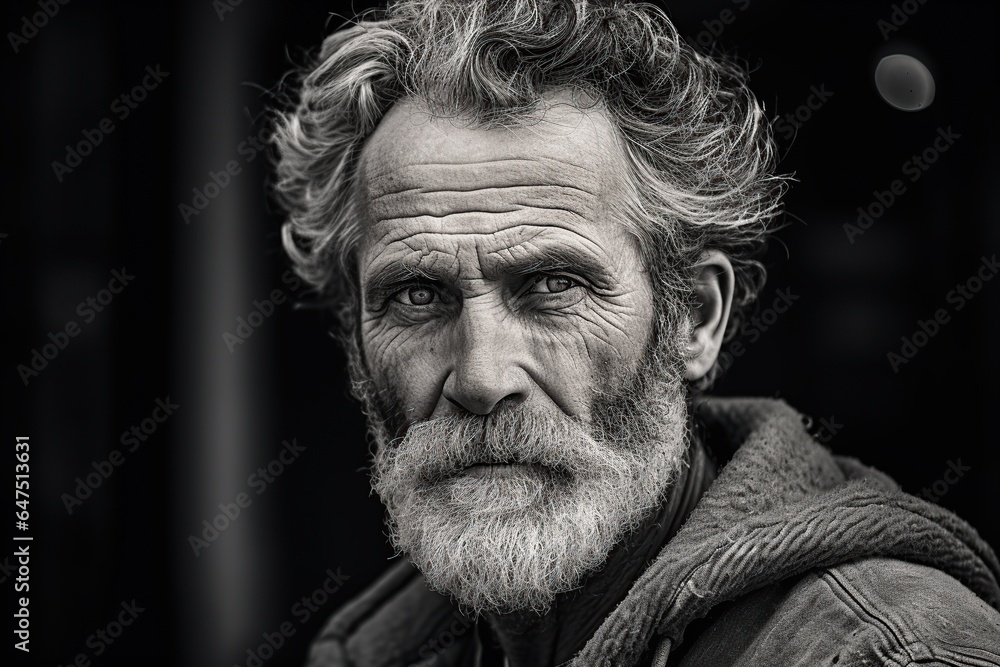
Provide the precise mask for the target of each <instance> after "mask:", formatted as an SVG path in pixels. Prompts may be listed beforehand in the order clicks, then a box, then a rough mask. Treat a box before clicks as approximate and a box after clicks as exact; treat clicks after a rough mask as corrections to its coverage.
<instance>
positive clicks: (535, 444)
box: [374, 406, 596, 484]
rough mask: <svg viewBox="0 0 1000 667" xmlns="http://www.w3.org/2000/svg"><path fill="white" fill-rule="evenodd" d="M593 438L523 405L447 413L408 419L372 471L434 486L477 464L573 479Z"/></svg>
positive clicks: (567, 421) (569, 421) (584, 465)
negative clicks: (403, 473) (400, 473)
mask: <svg viewBox="0 0 1000 667" xmlns="http://www.w3.org/2000/svg"><path fill="white" fill-rule="evenodd" d="M595 444H596V443H595V440H594V438H593V437H592V436H591V434H590V432H589V430H588V428H587V427H586V426H584V425H583V424H582V423H581V422H580V421H578V420H576V419H575V418H572V417H569V416H565V417H563V416H561V415H559V416H557V415H549V414H543V413H540V412H537V411H533V410H530V409H527V408H524V407H523V406H518V407H513V406H512V407H509V408H506V407H505V408H502V409H498V410H495V411H494V412H492V413H490V414H488V415H449V416H446V417H436V418H431V419H419V420H413V421H412V422H411V423H410V424H409V425H408V428H407V429H406V431H405V435H404V436H402V437H397V438H394V439H393V440H392V441H390V442H389V443H387V445H386V446H385V447H384V448H383V449H382V450H381V451H379V452H377V453H376V456H375V465H374V468H375V471H378V470H380V469H381V470H384V469H388V468H395V469H396V470H401V469H407V468H409V469H410V470H411V471H412V472H413V473H415V474H416V476H417V477H418V478H419V480H420V481H421V482H423V483H425V484H434V483H438V482H441V481H444V480H447V479H449V478H452V477H455V476H457V475H459V474H461V473H462V472H463V471H464V470H466V469H467V468H470V467H472V466H477V465H525V466H531V467H536V468H542V469H544V470H545V471H547V472H548V473H549V474H554V475H557V476H559V477H567V478H572V477H574V476H576V475H579V474H583V473H584V472H586V471H588V470H592V468H591V467H588V462H589V461H590V460H591V459H592V453H593V447H594V445H595Z"/></svg>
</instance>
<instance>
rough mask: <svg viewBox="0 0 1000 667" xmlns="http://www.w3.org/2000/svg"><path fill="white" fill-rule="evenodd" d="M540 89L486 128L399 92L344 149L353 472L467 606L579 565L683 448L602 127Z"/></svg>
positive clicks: (636, 512) (495, 601)
mask: <svg viewBox="0 0 1000 667" xmlns="http://www.w3.org/2000/svg"><path fill="white" fill-rule="evenodd" d="M550 102H558V103H556V104H553V105H550V106H548V107H547V109H546V112H545V115H544V118H543V119H542V120H541V121H540V122H538V123H534V124H526V125H520V126H516V127H511V128H501V129H488V130H487V129H483V128H478V127H470V126H467V125H461V124H459V123H455V122H452V121H450V120H448V119H431V117H430V116H429V114H427V113H426V112H425V111H424V110H423V108H422V107H421V106H420V105H418V104H416V103H401V104H397V105H396V107H394V108H393V109H392V110H391V111H390V112H389V114H387V116H386V117H385V119H384V120H383V121H382V123H381V124H380V126H379V128H378V130H377V131H376V132H375V133H374V134H373V136H372V137H371V138H370V139H369V142H368V144H367V145H366V147H365V149H364V152H363V154H362V163H361V170H360V177H361V181H360V186H361V187H360V188H359V190H360V193H361V195H360V196H361V197H362V198H363V206H364V207H365V209H366V220H365V221H364V224H365V228H364V238H363V241H362V243H361V246H360V249H359V270H360V278H361V317H360V326H361V329H360V331H361V349H362V353H363V360H364V361H363V364H364V368H362V369H356V372H358V373H359V374H360V375H361V376H362V377H365V378H368V379H370V381H371V382H372V384H373V386H374V387H375V389H376V390H377V394H376V395H375V397H374V398H373V399H372V401H371V403H372V405H369V406H368V414H369V415H370V417H371V418H372V419H374V420H376V421H379V422H380V423H381V425H382V426H383V428H381V429H376V432H381V433H383V436H382V437H380V440H381V441H380V442H377V443H376V445H377V450H376V459H375V465H374V467H373V485H374V487H375V489H376V491H377V492H378V493H379V495H380V497H381V498H382V500H383V502H384V503H385V504H386V507H387V509H388V516H389V522H390V527H391V529H392V532H393V540H394V542H395V543H396V546H397V547H398V548H400V549H401V550H403V551H405V552H407V553H408V554H409V555H410V557H411V558H412V559H413V560H414V562H415V563H416V564H417V565H418V567H420V569H421V570H422V571H423V573H424V575H425V576H426V578H427V579H428V581H429V583H430V584H431V585H432V586H433V587H435V588H437V589H439V590H442V591H445V592H449V593H452V594H453V595H455V597H456V598H457V599H458V601H459V602H462V603H464V604H466V605H468V606H470V607H473V608H475V609H477V610H482V609H493V610H505V609H506V610H513V609H523V608H529V607H530V608H535V609H542V608H545V607H547V606H548V605H550V604H551V602H552V601H553V599H554V596H555V595H556V594H557V593H559V592H563V591H565V590H569V589H571V588H573V587H575V586H577V585H579V582H580V581H581V579H582V578H583V576H585V574H586V573H588V572H590V571H592V570H593V569H595V568H596V567H598V566H599V565H600V563H601V562H602V561H603V560H604V558H605V557H606V556H607V553H608V552H609V551H610V549H611V548H612V547H613V545H614V544H615V543H616V542H617V541H619V540H620V539H621V537H622V536H623V534H624V533H625V532H626V530H627V529H628V528H629V527H632V526H634V525H635V524H636V523H638V521H640V520H641V519H642V517H643V516H645V515H646V514H648V512H649V511H650V510H651V509H652V508H653V507H654V506H655V505H656V504H657V503H658V502H659V500H660V498H661V495H662V493H663V491H664V490H665V488H666V487H667V486H668V485H669V483H670V481H671V480H672V479H673V478H674V476H675V474H676V472H677V470H678V467H679V466H680V465H681V463H680V461H681V458H682V455H683V451H684V448H685V438H684V435H685V426H686V413H685V409H684V386H683V382H682V380H681V375H682V373H683V368H682V366H681V364H680V363H679V362H678V360H679V358H680V357H679V354H678V353H677V352H676V350H674V349H672V348H670V346H669V345H667V346H664V344H663V343H662V342H661V341H653V340H651V333H652V332H653V330H654V326H653V324H654V318H655V317H656V313H655V312H654V307H653V293H652V286H651V284H650V280H649V276H648V274H647V273H646V271H645V270H644V268H643V263H642V261H641V259H640V254H639V252H638V248H637V244H636V242H635V240H634V238H633V237H632V236H631V235H630V234H629V233H628V232H627V231H626V230H625V228H624V227H623V226H622V225H621V223H620V222H618V221H617V220H616V213H615V203H616V198H618V197H622V196H624V195H623V189H622V187H621V182H622V181H621V176H620V174H621V169H620V162H619V161H620V160H621V153H620V150H619V148H618V147H617V146H616V144H615V142H614V138H613V133H612V129H611V127H610V125H609V124H608V122H607V121H606V119H605V118H604V116H603V115H602V114H601V113H600V112H598V111H589V112H584V111H581V110H579V109H577V108H576V107H574V106H572V105H570V104H568V103H567V102H566V101H565V99H562V100H561V99H559V97H558V96H557V97H554V98H552V100H550ZM667 326H668V328H671V329H672V331H671V333H672V334H673V335H671V336H670V337H669V338H671V340H678V339H679V337H678V336H677V335H676V334H678V333H679V329H680V328H681V327H683V324H682V323H679V322H671V323H667ZM661 332H662V330H661ZM668 348H669V349H668Z"/></svg>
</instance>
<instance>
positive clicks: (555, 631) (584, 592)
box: [486, 441, 714, 667]
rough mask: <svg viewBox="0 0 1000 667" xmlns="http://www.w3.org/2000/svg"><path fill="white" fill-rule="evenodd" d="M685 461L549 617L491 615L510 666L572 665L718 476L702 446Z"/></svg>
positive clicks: (695, 445) (527, 613) (697, 445)
mask: <svg viewBox="0 0 1000 667" xmlns="http://www.w3.org/2000/svg"><path fill="white" fill-rule="evenodd" d="M686 459H687V461H688V463H689V465H687V466H684V467H683V468H682V471H681V473H680V476H679V477H678V479H677V481H676V482H675V483H674V485H673V487H672V489H671V490H670V492H669V494H668V496H667V498H666V500H665V502H664V503H663V504H662V505H661V506H660V508H659V509H658V510H657V511H656V512H653V514H651V515H650V516H649V517H648V518H647V519H646V520H645V521H644V522H643V523H642V524H641V525H640V527H639V528H637V529H636V530H635V531H634V532H632V533H631V534H630V535H629V536H628V537H626V538H625V539H624V540H623V541H622V542H621V543H619V545H618V546H616V547H615V548H614V549H613V550H612V551H611V554H610V555H609V556H608V560H607V561H606V563H605V565H604V567H602V568H601V570H599V571H598V572H596V573H595V574H593V575H591V576H590V577H589V578H588V579H587V581H586V582H585V583H584V584H583V586H581V587H580V588H578V589H576V590H574V591H571V592H569V593H565V594H563V595H560V596H558V597H557V598H556V602H555V604H553V606H552V608H551V609H550V610H549V611H548V612H547V613H545V614H541V615H540V614H537V613H535V612H532V611H524V612H516V613H511V614H486V619H487V621H488V622H489V625H490V628H491V629H492V631H493V634H494V636H495V638H496V640H497V642H498V643H499V645H500V648H501V650H502V651H503V654H504V655H505V656H506V658H507V661H508V664H509V665H510V667H540V666H547V665H559V664H562V663H564V662H566V661H568V660H569V659H570V658H572V657H573V655H574V654H576V653H577V652H578V651H579V650H580V649H581V648H583V646H584V644H586V642H587V640H588V639H590V637H591V636H592V635H593V634H594V632H596V631H597V628H598V627H600V625H601V623H602V622H603V621H604V619H605V618H606V617H607V615H608V614H609V613H611V611H612V610H613V609H614V608H615V607H616V606H617V605H618V603H619V602H621V601H622V600H623V599H625V597H626V596H627V595H628V591H629V589H630V588H631V586H632V583H633V582H634V581H635V580H636V579H637V578H638V577H639V576H640V575H641V574H642V572H643V570H645V569H646V567H647V566H648V565H649V564H650V563H651V562H652V561H653V560H654V559H655V558H656V556H657V554H658V553H659V552H660V550H661V549H662V548H663V545H664V544H666V543H667V542H668V541H669V540H670V538H672V537H673V535H674V533H676V532H677V530H678V529H679V528H680V526H681V524H682V523H683V522H684V520H685V519H686V518H687V515H688V514H689V513H690V512H691V510H692V509H694V505H695V504H696V503H697V502H698V499H699V498H700V496H701V493H702V492H703V491H704V489H705V488H706V487H707V486H708V484H709V483H710V482H711V480H712V479H713V478H714V471H713V470H712V469H711V464H710V462H709V461H708V458H707V456H705V453H704V451H703V449H702V447H701V445H700V443H698V442H697V441H695V442H693V443H692V445H691V447H690V448H689V449H688V454H687V457H686Z"/></svg>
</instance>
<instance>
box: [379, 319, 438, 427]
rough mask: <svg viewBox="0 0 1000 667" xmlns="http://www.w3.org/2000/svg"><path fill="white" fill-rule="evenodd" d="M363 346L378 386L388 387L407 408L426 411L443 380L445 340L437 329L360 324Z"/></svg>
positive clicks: (431, 407)
mask: <svg viewBox="0 0 1000 667" xmlns="http://www.w3.org/2000/svg"><path fill="white" fill-rule="evenodd" d="M361 329H362V335H361V341H362V347H363V349H364V353H365V360H366V362H367V365H368V369H369V372H370V373H371V376H372V379H373V380H374V381H375V384H376V386H377V387H378V388H380V389H385V388H391V390H392V393H393V394H394V395H395V396H396V397H397V398H398V399H399V400H400V401H401V402H402V407H403V408H404V409H405V410H407V411H411V412H412V411H415V412H416V413H417V414H420V415H424V414H429V413H430V411H431V410H433V407H434V405H436V403H437V401H438V394H440V387H441V383H442V381H443V378H442V377H441V369H442V368H443V367H444V364H443V363H442V362H443V358H444V354H443V353H444V352H445V351H446V350H447V345H448V343H447V341H445V340H444V337H443V336H442V335H441V334H440V332H437V333H435V332H433V331H431V330H430V328H420V327H403V328H398V327H389V326H386V325H385V324H383V323H381V322H374V321H373V322H366V323H363V324H362V328H361Z"/></svg>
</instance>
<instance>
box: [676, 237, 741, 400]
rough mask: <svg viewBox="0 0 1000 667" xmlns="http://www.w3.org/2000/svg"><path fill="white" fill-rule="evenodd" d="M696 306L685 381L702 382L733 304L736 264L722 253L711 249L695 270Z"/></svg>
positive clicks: (712, 359) (711, 363)
mask: <svg viewBox="0 0 1000 667" xmlns="http://www.w3.org/2000/svg"><path fill="white" fill-rule="evenodd" d="M694 270H695V279H694V298H695V307H694V310H693V311H692V312H691V321H692V328H691V340H690V341H688V344H687V352H688V355H687V362H686V368H685V371H684V378H685V379H687V380H700V379H701V378H703V377H705V374H706V373H708V370H709V369H710V368H712V365H713V364H715V360H716V359H717V358H718V356H719V352H720V350H721V349H722V340H723V337H724V336H725V333H726V324H728V323H729V311H730V308H731V307H732V305H733V289H734V285H735V279H734V277H733V265H732V264H731V263H730V261H729V258H728V257H726V255H725V254H723V253H721V252H719V251H718V250H708V251H706V252H705V253H704V254H703V255H702V256H701V259H700V260H699V262H698V263H697V264H696V265H695V267H694Z"/></svg>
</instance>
